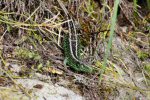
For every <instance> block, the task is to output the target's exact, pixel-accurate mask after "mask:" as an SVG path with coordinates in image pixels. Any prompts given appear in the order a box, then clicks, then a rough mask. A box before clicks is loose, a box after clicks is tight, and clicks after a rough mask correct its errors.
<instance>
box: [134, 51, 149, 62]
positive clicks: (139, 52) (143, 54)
mask: <svg viewBox="0 0 150 100" xmlns="http://www.w3.org/2000/svg"><path fill="white" fill-rule="evenodd" d="M137 56H138V58H139V59H141V60H144V59H146V58H148V57H149V53H147V52H143V51H138V52H137Z"/></svg>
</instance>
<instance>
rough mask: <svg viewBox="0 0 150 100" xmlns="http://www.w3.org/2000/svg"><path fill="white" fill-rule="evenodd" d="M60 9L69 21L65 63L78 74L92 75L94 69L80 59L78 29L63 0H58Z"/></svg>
mask: <svg viewBox="0 0 150 100" xmlns="http://www.w3.org/2000/svg"><path fill="white" fill-rule="evenodd" d="M57 1H58V3H59V5H60V7H61V8H62V9H63V10H64V13H65V15H66V18H67V20H68V26H67V27H68V31H69V33H66V34H65V35H64V43H63V48H64V54H65V61H66V65H68V66H70V67H71V68H72V69H73V70H74V71H77V72H85V73H92V72H93V71H94V69H93V68H92V67H90V66H87V65H86V64H85V63H83V62H81V61H80V59H79V57H80V49H79V44H80V43H79V42H78V40H79V39H78V35H77V31H76V27H75V24H74V20H73V18H72V17H71V16H69V12H68V11H67V9H66V7H65V6H64V4H63V3H62V1H61V0H57Z"/></svg>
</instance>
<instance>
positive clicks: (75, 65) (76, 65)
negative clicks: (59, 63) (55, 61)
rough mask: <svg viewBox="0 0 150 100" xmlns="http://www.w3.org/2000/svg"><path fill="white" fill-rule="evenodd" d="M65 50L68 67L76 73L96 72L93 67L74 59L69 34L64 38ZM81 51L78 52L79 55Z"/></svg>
mask: <svg viewBox="0 0 150 100" xmlns="http://www.w3.org/2000/svg"><path fill="white" fill-rule="evenodd" d="M63 48H64V54H65V59H66V65H68V66H69V67H71V68H72V69H73V70H74V71H77V72H84V73H92V72H93V71H94V69H93V68H92V67H89V66H87V65H84V64H81V63H80V62H79V61H77V60H75V59H74V58H73V57H72V55H71V51H70V45H69V35H67V34H65V36H64V43H63ZM79 51H80V50H78V53H79ZM78 55H79V54H78ZM77 59H79V58H77Z"/></svg>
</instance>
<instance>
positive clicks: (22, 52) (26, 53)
mask: <svg viewBox="0 0 150 100" xmlns="http://www.w3.org/2000/svg"><path fill="white" fill-rule="evenodd" d="M15 54H16V56H17V57H19V58H23V59H33V60H40V59H41V56H40V55H39V54H38V53H37V52H35V51H30V50H28V49H26V48H17V49H16V50H15Z"/></svg>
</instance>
